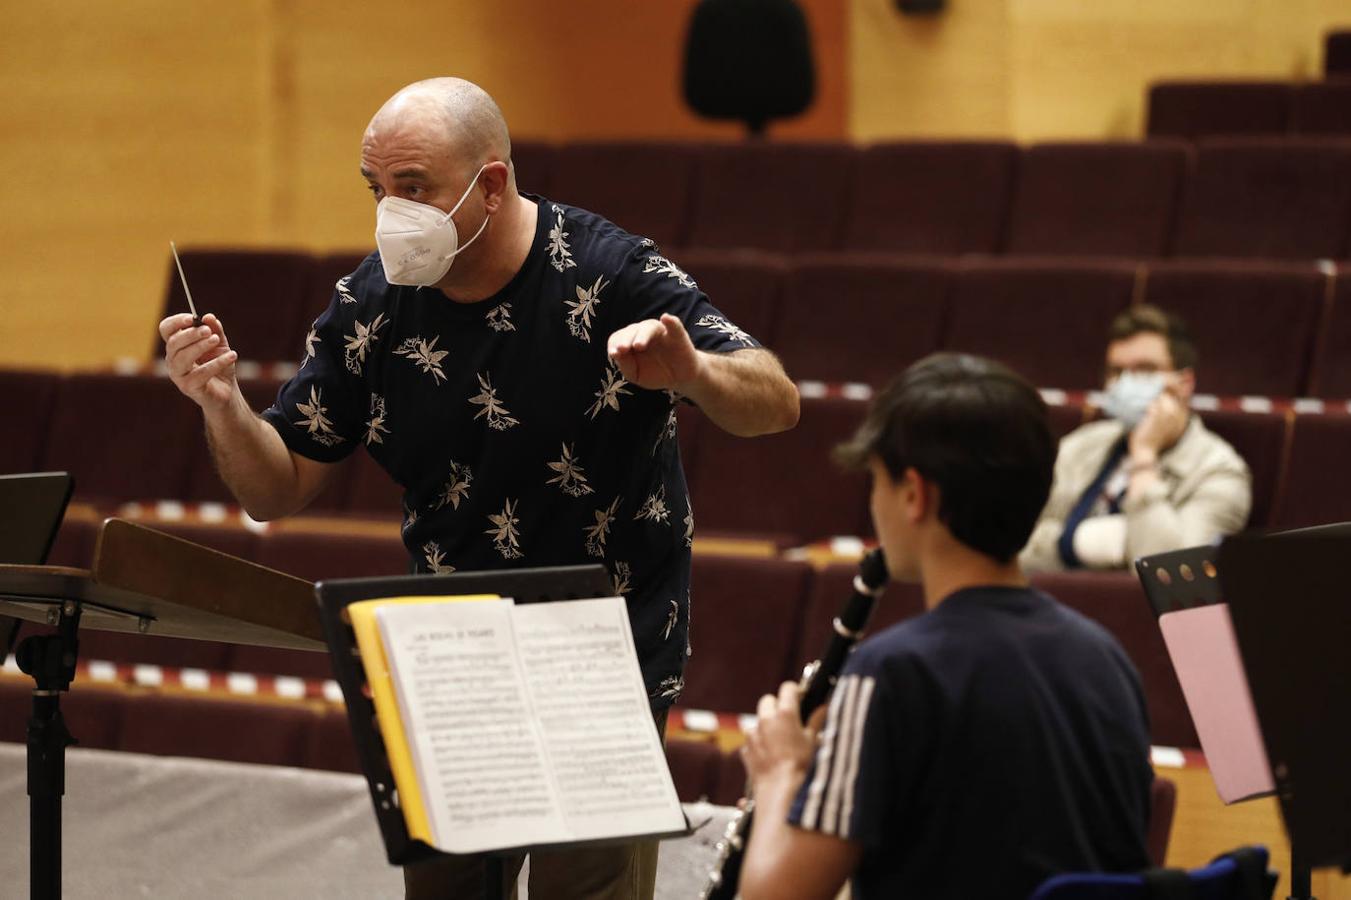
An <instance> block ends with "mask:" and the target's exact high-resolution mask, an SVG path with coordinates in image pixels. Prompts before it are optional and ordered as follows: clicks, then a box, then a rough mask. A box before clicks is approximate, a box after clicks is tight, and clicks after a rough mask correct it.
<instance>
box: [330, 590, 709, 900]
mask: <svg viewBox="0 0 1351 900" xmlns="http://www.w3.org/2000/svg"><path fill="white" fill-rule="evenodd" d="M315 594H316V595H317V597H318V601H319V619H320V621H321V622H322V624H323V628H324V636H325V638H326V640H327V641H328V647H329V652H330V653H331V654H332V657H333V673H334V677H335V678H336V679H337V681H338V685H339V686H340V687H341V688H342V695H343V699H344V701H345V702H346V704H347V722H348V725H349V727H350V728H351V730H352V737H353V738H354V739H355V741H356V751H357V759H358V760H359V761H360V763H361V771H362V774H363V775H365V776H366V782H367V786H368V787H369V788H370V793H371V803H372V804H373V805H374V807H375V818H376V821H377V822H378V823H379V825H380V837H381V838H382V839H383V840H384V842H385V855H386V857H387V858H388V859H389V862H390V864H391V865H396V866H407V865H412V864H415V863H418V862H423V861H426V860H430V859H438V858H447V857H450V856H452V854H448V853H442V852H441V851H440V850H437V849H435V848H433V847H431V846H429V845H428V844H426V843H423V842H422V841H419V840H415V839H413V838H411V837H409V835H408V825H407V823H406V822H405V820H404V816H403V810H402V809H401V808H400V806H399V803H398V797H397V793H396V791H395V790H394V775H393V773H392V772H391V771H390V768H389V755H388V753H387V752H386V751H385V745H384V741H383V739H382V738H381V737H380V731H379V729H378V728H377V726H376V724H375V723H376V720H375V704H374V702H373V701H372V700H371V698H370V695H369V690H368V688H367V687H366V672H365V669H363V668H362V665H361V655H360V652H359V651H358V649H357V645H356V634H355V633H354V632H353V630H352V626H351V623H350V621H349V620H348V617H347V615H346V609H347V606H348V605H349V604H351V603H356V602H358V601H361V600H375V599H380V598H384V597H407V596H454V595H466V594H497V595H499V596H502V597H511V598H512V599H514V600H515V601H516V602H517V603H540V602H549V601H554V600H582V599H587V598H591V597H609V596H613V595H614V586H613V584H612V583H611V581H610V576H609V574H608V573H607V572H606V571H605V568H604V566H600V565H589V566H557V567H552V568H536V569H504V570H500V571H490V572H455V573H452V574H449V575H403V576H397V577H390V578H350V579H337V580H332V581H321V582H319V583H318V584H317V585H315ZM687 824H688V823H687ZM624 840H628V839H627V838H626V839H624ZM589 843H592V844H594V845H600V844H603V843H613V842H607V841H597V842H589ZM538 849H544V848H538ZM519 852H522V850H521V848H515V849H512V850H509V851H500V852H499V851H491V852H488V853H484V854H475V855H481V856H482V857H483V859H484V862H485V869H486V871H485V874H484V879H485V888H486V892H485V896H486V897H487V898H488V900H495V898H499V897H501V896H502V890H503V884H502V882H503V871H504V870H503V865H504V857H505V856H508V855H514V854H516V853H519Z"/></svg>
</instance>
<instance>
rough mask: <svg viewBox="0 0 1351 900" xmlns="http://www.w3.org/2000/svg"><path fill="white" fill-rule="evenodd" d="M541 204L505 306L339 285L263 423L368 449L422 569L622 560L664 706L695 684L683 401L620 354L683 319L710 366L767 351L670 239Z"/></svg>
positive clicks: (639, 637)
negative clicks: (652, 326)
mask: <svg viewBox="0 0 1351 900" xmlns="http://www.w3.org/2000/svg"><path fill="white" fill-rule="evenodd" d="M531 199H533V200H535V202H537V204H538V207H539V220H538V225H537V228H536V233H535V239H534V243H533V245H532V246H531V249H530V252H529V255H528V256H527V258H526V261H525V263H524V265H522V267H521V269H520V271H519V272H518V273H517V274H516V275H515V277H513V278H512V279H511V281H510V282H509V283H508V284H507V285H506V286H505V287H504V288H502V290H501V291H499V292H498V293H497V294H496V295H494V296H493V297H490V298H489V299H487V300H483V301H481V302H477V303H455V302H452V301H451V300H450V299H449V298H447V297H446V296H445V295H444V294H443V293H441V292H440V291H439V290H437V289H436V288H417V287H403V286H396V285H390V284H389V283H387V282H386V281H385V277H384V271H383V269H382V267H381V264H380V258H379V254H378V253H374V254H372V255H371V256H369V257H367V259H366V260H365V261H364V262H362V264H361V265H360V266H359V267H358V268H357V270H356V271H355V272H353V273H352V274H351V275H348V276H347V277H345V278H342V279H341V280H339V281H338V283H337V285H336V290H335V291H334V295H333V299H332V302H331V303H330V304H329V307H328V309H327V310H326V311H325V312H324V313H323V314H322V315H321V316H320V317H319V319H318V320H317V321H316V322H315V323H314V327H313V329H312V330H311V331H310V333H309V336H308V337H307V339H306V342H305V355H304V359H303V361H302V365H301V368H300V371H299V373H298V374H297V375H296V376H295V377H294V378H293V379H291V381H290V382H288V383H287V384H286V385H285V386H283V387H282V389H281V391H280V393H279V395H278V397H277V401H276V403H275V404H274V405H273V407H272V408H271V409H269V410H267V411H266V412H265V413H264V414H263V416H264V418H265V419H266V420H267V421H268V422H269V423H271V424H272V425H273V427H275V428H276V430H277V432H278V433H279V434H280V435H281V438H282V440H283V441H284V442H285V443H286V446H287V447H288V448H290V449H291V450H293V451H295V452H296V453H299V454H300V455H302V456H305V457H307V458H310V459H315V460H320V461H323V462H336V461H338V460H340V459H342V458H344V457H346V456H347V455H348V454H349V453H351V452H352V451H353V450H355V449H356V448H357V447H358V446H360V447H364V448H365V449H366V451H367V452H369V453H370V454H371V456H372V457H374V458H375V460H376V461H377V462H378V463H379V464H380V465H381V466H382V467H383V468H384V469H385V470H386V471H387V472H388V473H389V474H390V476H391V477H393V478H394V480H395V481H397V482H398V483H399V484H400V485H401V486H402V487H403V488H404V510H403V532H402V534H403V540H404V544H405V545H406V546H407V548H408V550H409V553H410V554H411V556H412V558H413V561H414V564H415V566H416V568H417V570H418V571H420V572H432V573H444V572H453V571H455V570H457V569H458V570H466V571H468V570H483V569H501V568H516V567H526V566H530V567H534V566H559V565H577V564H583V563H598V562H603V563H604V564H605V565H606V567H607V568H608V570H609V571H610V573H611V577H612V579H613V581H614V589H615V592H616V593H617V594H622V595H624V596H625V597H626V598H627V600H628V609H629V617H630V620H631V622H632V625H633V632H634V638H635V644H636V646H637V650H638V656H639V659H640V661H641V663H642V667H643V675H644V679H645V681H646V684H647V689H648V692H649V695H650V697H651V699H652V705H653V708H654V709H662V708H665V707H666V706H669V705H670V704H671V703H673V702H674V701H675V699H676V698H677V697H678V696H679V694H680V691H681V688H682V687H683V679H682V671H683V667H684V662H685V658H686V656H687V654H688V637H689V569H690V546H691V543H692V540H693V534H694V516H693V513H692V511H691V509H690V504H689V497H688V495H687V491H686V487H685V477H684V473H683V472H682V470H681V465H680V452H679V447H678V445H677V442H676V417H675V403H676V402H677V400H678V398H677V397H676V396H675V395H674V394H672V393H670V392H668V391H652V390H644V389H642V388H639V387H637V386H636V385H633V384H630V383H628V382H627V381H625V380H624V378H623V376H622V375H621V374H620V372H619V370H618V368H617V367H615V366H613V365H611V364H610V362H609V360H608V358H607V355H606V341H607V339H608V338H609V336H610V334H611V333H612V332H614V331H617V330H618V329H620V328H622V327H624V326H625V325H628V324H631V323H634V322H638V321H642V320H644V319H654V318H658V317H659V316H661V314H662V313H671V314H672V315H675V316H677V317H679V318H680V319H681V320H682V321H683V323H684V325H685V328H686V330H687V331H688V332H689V334H690V337H691V339H692V340H693V342H694V345H695V346H696V347H697V348H699V349H701V350H708V351H714V352H730V351H735V350H740V349H742V348H746V347H758V346H759V344H758V343H757V342H756V341H755V340H754V339H753V338H751V337H750V336H749V335H747V334H746V333H745V332H743V331H742V330H741V329H740V328H738V327H737V326H735V325H734V324H732V323H731V322H729V321H727V319H726V318H725V317H724V316H723V315H722V314H721V313H720V312H719V311H718V310H717V309H715V308H714V307H713V305H712V304H711V303H710V302H709V299H708V297H707V296H705V295H704V294H703V292H701V291H700V290H699V289H698V287H697V286H696V284H695V283H694V281H693V280H692V279H691V278H690V277H689V276H688V275H687V274H686V273H685V272H684V271H682V270H681V269H680V268H678V267H677V266H676V265H674V264H673V263H671V262H670V261H669V260H667V259H666V258H665V257H663V256H662V255H661V254H660V253H659V252H658V250H657V248H656V247H655V245H653V243H652V242H651V241H650V240H646V239H642V238H639V237H636V236H634V235H631V234H628V233H626V232H624V231H623V230H621V229H619V228H618V227H616V226H615V225H613V224H611V223H610V222H608V221H606V220H605V219H603V218H601V217H599V216H597V215H594V214H592V213H589V212H586V211H585V210H581V209H576V208H574V207H569V206H564V205H562V204H559V203H552V202H550V201H548V200H545V199H542V198H531Z"/></svg>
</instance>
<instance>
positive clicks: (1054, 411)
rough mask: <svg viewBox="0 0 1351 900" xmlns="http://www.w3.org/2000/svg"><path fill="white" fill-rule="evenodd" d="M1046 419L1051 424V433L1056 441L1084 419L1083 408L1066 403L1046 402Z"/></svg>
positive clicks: (1082, 422)
mask: <svg viewBox="0 0 1351 900" xmlns="http://www.w3.org/2000/svg"><path fill="white" fill-rule="evenodd" d="M1046 419H1047V421H1048V422H1049V424H1050V426H1051V434H1052V435H1053V436H1054V437H1055V439H1056V440H1057V441H1058V440H1060V439H1061V438H1063V437H1064V436H1065V435H1067V434H1069V433H1070V432H1071V431H1073V430H1074V429H1076V428H1078V427H1079V426H1080V425H1082V424H1084V422H1085V421H1086V419H1085V410H1084V408H1083V407H1082V406H1070V405H1068V404H1060V405H1051V404H1048V405H1047V407H1046Z"/></svg>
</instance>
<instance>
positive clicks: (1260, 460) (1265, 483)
mask: <svg viewBox="0 0 1351 900" xmlns="http://www.w3.org/2000/svg"><path fill="white" fill-rule="evenodd" d="M1201 419H1202V421H1204V422H1205V425H1206V427H1207V428H1209V429H1210V430H1211V431H1213V432H1215V433H1216V434H1218V435H1219V436H1220V437H1222V438H1224V439H1225V440H1226V441H1228V442H1229V443H1230V445H1231V446H1233V448H1234V449H1235V450H1237V451H1238V455H1239V456H1241V457H1243V460H1244V461H1245V462H1246V463H1247V464H1248V468H1249V470H1251V472H1252V512H1251V513H1250V514H1249V516H1248V526H1249V527H1250V528H1265V527H1266V526H1267V525H1269V524H1270V523H1271V510H1272V504H1273V503H1275V500H1276V488H1277V486H1278V485H1279V484H1280V479H1281V471H1282V467H1283V466H1284V464H1285V453H1286V451H1287V449H1288V448H1289V442H1290V421H1291V417H1290V416H1289V415H1287V414H1286V413H1275V412H1273V413H1249V412H1228V411H1221V410H1215V411H1214V412H1206V413H1202V414H1201Z"/></svg>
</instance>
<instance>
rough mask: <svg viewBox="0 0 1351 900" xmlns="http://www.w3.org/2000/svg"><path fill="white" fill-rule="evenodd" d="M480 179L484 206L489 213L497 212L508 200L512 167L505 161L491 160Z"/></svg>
mask: <svg viewBox="0 0 1351 900" xmlns="http://www.w3.org/2000/svg"><path fill="white" fill-rule="evenodd" d="M478 180H479V183H480V184H481V185H483V205H484V207H485V208H486V209H487V210H488V212H489V213H495V212H497V211H498V210H499V209H501V208H502V203H503V201H504V200H506V195H507V185H508V184H510V183H511V171H510V169H509V168H508V167H507V164H506V163H504V162H490V163H488V164H487V165H486V166H484V167H483V174H482V175H480V176H479V177H478Z"/></svg>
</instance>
